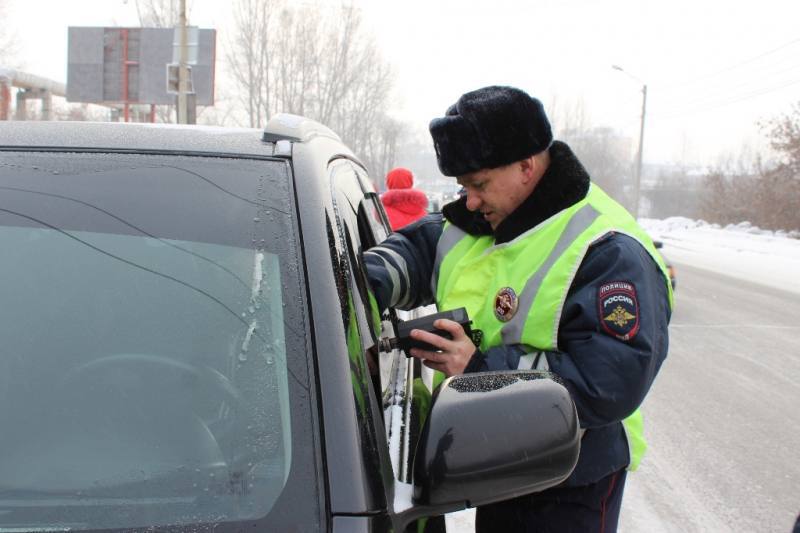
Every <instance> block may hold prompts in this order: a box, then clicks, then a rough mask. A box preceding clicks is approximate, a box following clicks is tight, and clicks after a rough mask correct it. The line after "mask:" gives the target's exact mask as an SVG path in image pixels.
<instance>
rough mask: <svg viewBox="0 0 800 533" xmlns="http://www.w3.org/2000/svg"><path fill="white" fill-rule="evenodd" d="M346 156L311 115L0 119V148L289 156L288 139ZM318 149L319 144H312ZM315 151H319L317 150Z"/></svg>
mask: <svg viewBox="0 0 800 533" xmlns="http://www.w3.org/2000/svg"><path fill="white" fill-rule="evenodd" d="M321 139H324V140H325V141H327V142H324V143H321V144H323V145H325V147H324V148H323V147H322V146H320V148H321V151H323V152H324V151H331V150H333V151H335V152H338V153H342V154H345V155H347V156H350V157H352V153H351V152H350V150H349V149H348V148H346V147H345V145H344V144H342V142H341V140H340V139H339V137H338V136H337V135H336V134H335V133H333V132H332V131H331V130H329V129H328V128H326V127H325V126H323V125H322V124H319V123H317V122H315V121H313V120H310V119H307V118H305V117H300V116H296V115H290V114H277V115H275V116H274V117H273V118H272V119H271V120H270V121H269V122H268V123H267V125H266V127H265V128H264V129H263V130H259V129H256V128H230V127H220V126H198V125H188V124H150V123H121V122H43V121H19V122H15V121H9V122H0V149H14V148H21V149H24V148H28V149H29V148H43V149H48V150H50V149H53V150H71V149H75V150H80V151H83V150H88V151H95V150H96V151H114V152H125V151H131V152H152V153H165V152H166V153H193V154H197V153H201V154H209V155H215V156H220V155H224V154H229V155H239V156H251V157H253V156H254V157H284V158H286V157H292V155H293V150H292V146H291V145H292V144H293V143H298V142H299V143H302V144H303V145H305V146H308V147H309V148H310V145H312V144H319V143H315V142H314V141H316V140H321ZM312 151H313V152H319V150H312ZM318 155H322V154H319V153H318Z"/></svg>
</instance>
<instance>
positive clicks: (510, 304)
mask: <svg viewBox="0 0 800 533" xmlns="http://www.w3.org/2000/svg"><path fill="white" fill-rule="evenodd" d="M518 306H519V299H518V298H517V293H516V292H514V289H512V288H511V287H503V288H502V289H500V290H499V291H497V295H496V296H495V297H494V316H496V317H497V320H501V321H503V322H508V321H509V320H511V318H512V317H513V316H514V315H515V314H516V312H517V307H518Z"/></svg>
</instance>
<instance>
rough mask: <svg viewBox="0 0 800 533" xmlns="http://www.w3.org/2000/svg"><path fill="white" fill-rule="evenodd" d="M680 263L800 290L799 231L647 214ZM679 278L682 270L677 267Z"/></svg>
mask: <svg viewBox="0 0 800 533" xmlns="http://www.w3.org/2000/svg"><path fill="white" fill-rule="evenodd" d="M641 223H642V225H643V226H644V227H645V229H647V230H648V231H649V232H650V234H651V235H652V236H653V238H654V239H659V240H661V241H662V242H663V243H664V248H663V249H662V251H663V252H664V255H665V256H666V257H668V258H669V259H670V260H672V261H673V262H675V263H679V264H681V263H682V264H686V265H690V266H694V267H697V268H702V269H704V270H711V271H714V272H719V273H722V274H725V275H727V276H731V277H735V278H741V279H745V280H749V281H752V282H754V283H760V284H762V285H767V286H770V287H775V288H777V289H782V290H786V291H791V292H795V293H800V276H798V273H800V232H798V231H794V232H791V233H786V232H772V231H767V230H761V229H759V228H757V227H755V226H752V225H751V224H750V223H749V222H742V223H740V224H737V225H735V226H733V225H730V226H727V227H724V228H721V227H720V226H718V225H716V224H707V223H705V222H702V221H699V222H697V221H694V220H690V219H688V218H682V217H673V218H668V219H666V220H652V219H644V220H642V221H641ZM677 277H678V283H680V270H678V275H677Z"/></svg>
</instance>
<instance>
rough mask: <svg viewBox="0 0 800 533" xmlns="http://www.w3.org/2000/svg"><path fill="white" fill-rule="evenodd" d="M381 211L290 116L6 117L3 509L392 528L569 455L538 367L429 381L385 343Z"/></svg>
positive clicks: (551, 478) (556, 400)
mask: <svg viewBox="0 0 800 533" xmlns="http://www.w3.org/2000/svg"><path fill="white" fill-rule="evenodd" d="M388 228H389V226H388V224H387V219H386V216H385V214H384V212H383V210H382V207H381V203H380V201H379V199H378V197H377V195H376V194H375V192H374V188H373V186H372V184H371V181H370V179H369V177H368V176H367V173H366V172H365V169H364V167H363V166H362V165H361V164H360V163H359V161H358V160H357V159H356V158H355V157H354V156H353V154H352V153H351V152H350V151H349V150H348V149H347V148H346V147H345V146H344V145H343V144H342V143H341V141H340V140H339V138H338V137H337V136H336V135H335V134H334V133H332V132H331V131H330V130H328V129H327V128H325V127H323V126H321V125H319V124H316V123H314V122H311V121H309V120H307V119H304V118H302V117H296V116H291V115H279V116H278V117H276V118H275V119H273V120H272V121H271V122H270V123H269V125H268V126H267V128H266V129H265V130H264V131H256V130H233V129H221V128H220V129H215V128H203V127H177V126H173V127H167V126H164V127H154V126H151V125H125V124H91V123H33V122H31V123H24V122H17V123H0V245H2V249H3V253H2V259H0V339H2V342H1V343H0V432H2V438H0V531H67V530H69V531H90V530H91V531H100V530H102V531H131V530H147V531H192V532H195V531H211V530H213V531H219V532H225V531H318V530H323V531H384V530H395V531H402V530H404V529H406V528H410V527H413V528H415V529H416V527H417V524H415V522H416V521H417V520H418V519H420V518H423V517H427V516H432V515H437V514H442V513H446V512H449V511H454V510H458V509H463V508H465V507H467V506H474V505H479V504H483V503H488V502H492V501H497V500H499V499H504V498H508V497H512V496H517V495H522V494H525V493H529V492H532V491H536V490H541V489H543V488H546V487H549V486H552V485H555V484H557V483H559V482H560V481H561V480H563V479H565V478H566V476H567V475H568V474H569V472H570V471H571V469H572V468H573V466H574V464H575V461H576V459H577V454H578V448H579V440H578V423H577V417H576V413H575V407H574V405H573V404H572V402H571V400H570V398H569V395H568V393H567V391H566V389H565V388H564V387H563V386H562V385H561V384H559V383H558V382H557V381H556V380H555V379H554V378H553V377H552V376H550V375H548V374H545V373H536V372H507V373H485V374H475V375H465V376H459V377H455V378H451V379H448V380H446V381H445V382H444V383H443V384H442V385H441V386H440V387H439V388H438V389H437V390H436V391H435V392H434V394H433V400H432V402H431V401H430V399H429V398H428V399H427V400H426V399H425V397H426V396H427V394H428V393H429V392H430V379H429V376H428V374H427V373H426V370H427V369H423V368H420V367H419V364H418V361H416V360H414V359H407V358H406V357H405V356H404V355H403V354H402V353H399V352H397V351H394V352H390V353H383V354H381V353H378V352H377V351H376V349H375V346H376V345H378V341H379V340H380V338H381V337H384V338H385V337H391V336H392V335H393V328H394V326H395V324H396V323H393V322H392V320H389V319H388V318H387V317H381V316H380V315H379V313H378V310H377V309H376V308H375V305H374V298H373V297H372V294H371V290H370V288H369V286H368V285H367V283H366V281H365V276H364V272H363V264H362V259H361V254H362V251H363V250H365V249H367V248H369V247H370V246H373V245H375V244H376V243H378V242H380V241H381V240H382V239H384V238H385V237H386V235H387V232H388V231H389V229H388ZM384 344H385V343H384ZM426 384H427V385H426ZM422 523H424V521H423V522H422Z"/></svg>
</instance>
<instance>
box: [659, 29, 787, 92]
mask: <svg viewBox="0 0 800 533" xmlns="http://www.w3.org/2000/svg"><path fill="white" fill-rule="evenodd" d="M797 43H800V38H798V39H794V40H792V41H789V42H788V43H784V44H782V45H780V46H778V47H776V48H772V49H771V50H767V51H766V52H762V53H760V54H758V55H757V56H753V57H751V58H749V59H745V60H744V61H740V62H739V63H736V64H734V65H730V66H728V67H725V68H723V69H720V70H717V71H714V72H712V73H710V74H706V75H704V76H700V77H699V78H694V79H691V80H686V81H682V82H678V83H676V84H672V85H666V86H664V87H663V88H665V89H668V88H673V87H682V86H685V85H689V84H692V83H696V82H698V81H702V80H706V79H708V78H713V77H714V76H718V75H720V74H724V73H725V72H729V71H731V70H734V69H737V68H739V67H742V66H744V65H747V64H750V63H752V62H753V61H756V60H758V59H761V58H762V57H765V56H768V55H770V54H774V53H775V52H778V51H780V50H783V49H784V48H788V47H790V46H792V45H793V44H797Z"/></svg>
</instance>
